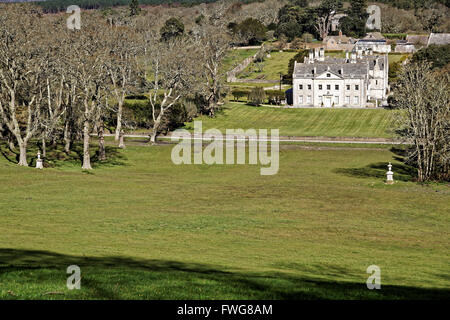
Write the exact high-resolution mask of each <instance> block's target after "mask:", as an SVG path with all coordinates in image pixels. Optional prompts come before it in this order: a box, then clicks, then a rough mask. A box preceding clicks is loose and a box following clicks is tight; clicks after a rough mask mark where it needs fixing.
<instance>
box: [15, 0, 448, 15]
mask: <svg viewBox="0 0 450 320" xmlns="http://www.w3.org/2000/svg"><path fill="white" fill-rule="evenodd" d="M13 1H17V2H18V0H13ZM36 1H39V0H36ZM216 1H218V0H139V3H140V4H143V5H161V4H168V5H184V6H191V5H197V4H199V3H211V2H216ZM235 2H241V3H251V2H263V0H236V1H235ZM298 2H299V3H301V2H302V1H298ZM376 2H380V3H384V4H389V5H391V6H393V7H396V8H399V9H419V8H427V7H429V6H431V5H433V4H435V3H440V4H443V5H446V6H447V7H450V0H377V1H376ZM38 3H39V4H40V6H41V7H42V8H43V9H44V11H46V12H58V11H64V10H66V8H67V7H69V6H70V5H72V4H76V5H78V6H79V7H80V8H83V9H99V8H105V7H112V6H123V5H128V4H129V3H130V0H77V1H75V3H74V0H47V1H42V2H38Z"/></svg>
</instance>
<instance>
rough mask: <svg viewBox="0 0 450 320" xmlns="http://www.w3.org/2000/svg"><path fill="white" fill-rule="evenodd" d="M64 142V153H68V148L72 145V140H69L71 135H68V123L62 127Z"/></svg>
mask: <svg viewBox="0 0 450 320" xmlns="http://www.w3.org/2000/svg"><path fill="white" fill-rule="evenodd" d="M64 142H65V145H64V151H65V152H66V153H69V152H70V146H71V144H72V139H71V134H70V124H69V122H68V121H67V122H66V125H65V127H64Z"/></svg>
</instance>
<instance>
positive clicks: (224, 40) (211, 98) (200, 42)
mask: <svg viewBox="0 0 450 320" xmlns="http://www.w3.org/2000/svg"><path fill="white" fill-rule="evenodd" d="M203 15H204V17H205V18H204V21H203V22H202V23H201V24H200V25H199V26H198V27H197V28H196V29H194V32H193V34H194V38H195V41H196V45H197V46H198V47H199V48H202V50H200V52H199V53H200V56H199V58H200V59H199V63H200V64H201V69H203V70H202V86H201V88H200V94H201V95H202V96H203V99H204V100H205V102H206V106H205V109H206V110H207V112H208V113H209V115H210V116H211V117H213V116H214V114H215V110H216V109H217V107H218V102H219V100H220V97H221V93H222V90H223V78H224V75H225V70H224V69H223V68H222V61H223V59H224V57H225V55H226V54H227V52H228V50H229V49H230V41H231V37H230V35H229V34H228V33H227V32H226V30H227V29H226V19H224V16H223V15H221V14H220V12H219V13H218V12H213V13H208V12H206V11H204V12H203Z"/></svg>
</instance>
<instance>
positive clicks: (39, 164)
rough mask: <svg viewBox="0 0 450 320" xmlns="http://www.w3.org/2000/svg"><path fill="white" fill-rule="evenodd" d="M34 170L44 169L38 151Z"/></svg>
mask: <svg viewBox="0 0 450 320" xmlns="http://www.w3.org/2000/svg"><path fill="white" fill-rule="evenodd" d="M36 169H44V165H43V163H42V159H41V152H40V151H38V154H37V159H36Z"/></svg>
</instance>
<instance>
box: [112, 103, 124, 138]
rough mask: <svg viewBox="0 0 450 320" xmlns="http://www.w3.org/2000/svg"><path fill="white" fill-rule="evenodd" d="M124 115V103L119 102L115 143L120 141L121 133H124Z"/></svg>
mask: <svg viewBox="0 0 450 320" xmlns="http://www.w3.org/2000/svg"><path fill="white" fill-rule="evenodd" d="M122 113H123V103H122V102H120V101H119V109H118V110H117V125H116V135H115V136H114V140H115V141H118V140H119V138H120V132H121V131H122Z"/></svg>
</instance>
